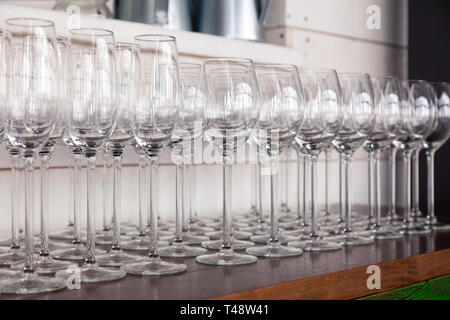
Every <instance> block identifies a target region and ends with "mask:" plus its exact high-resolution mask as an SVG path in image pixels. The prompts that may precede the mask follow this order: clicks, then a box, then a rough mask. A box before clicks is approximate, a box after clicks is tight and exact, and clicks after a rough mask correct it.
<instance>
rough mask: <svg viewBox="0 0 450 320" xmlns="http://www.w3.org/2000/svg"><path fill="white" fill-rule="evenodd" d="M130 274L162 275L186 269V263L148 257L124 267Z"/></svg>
mask: <svg viewBox="0 0 450 320" xmlns="http://www.w3.org/2000/svg"><path fill="white" fill-rule="evenodd" d="M122 269H123V270H124V271H126V273H128V274H134V275H139V276H162V275H167V274H175V273H181V272H184V271H186V269H187V266H186V265H185V264H178V263H170V262H166V261H163V260H161V259H160V258H150V259H148V258H147V261H143V262H138V263H131V264H127V265H124V266H123V267H122Z"/></svg>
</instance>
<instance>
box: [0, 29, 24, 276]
mask: <svg viewBox="0 0 450 320" xmlns="http://www.w3.org/2000/svg"><path fill="white" fill-rule="evenodd" d="M0 36H1V38H0V59H1V60H0V77H1V86H0V90H1V91H0V99H1V102H0V103H1V105H0V107H1V110H0V112H1V119H0V120H1V122H0V136H1V139H2V144H3V145H4V146H5V148H6V150H7V151H8V154H9V156H10V159H11V239H9V240H7V243H5V245H6V244H8V243H9V247H10V249H9V250H8V251H7V252H2V253H1V254H0V266H3V267H9V266H11V265H13V264H15V263H18V262H23V261H24V260H25V253H24V251H23V248H21V246H20V235H19V201H20V200H19V197H18V195H19V193H20V191H19V190H20V158H21V154H20V150H19V149H18V148H15V147H14V146H13V145H12V144H11V142H10V141H9V139H8V137H7V136H5V127H4V120H5V118H4V117H5V115H6V110H7V108H8V105H9V99H10V96H9V91H10V88H11V85H12V83H11V82H10V79H11V71H10V70H11V67H12V66H11V59H12V57H13V52H12V46H11V39H10V34H9V33H7V32H5V31H3V30H0ZM8 274H9V273H8Z"/></svg>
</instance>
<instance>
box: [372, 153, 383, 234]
mask: <svg viewBox="0 0 450 320" xmlns="http://www.w3.org/2000/svg"><path fill="white" fill-rule="evenodd" d="M373 158H374V159H373V164H374V170H375V176H374V184H375V190H374V191H375V199H374V200H375V226H376V227H377V228H379V227H381V180H380V179H381V176H380V151H379V150H376V151H375V152H374V157H373Z"/></svg>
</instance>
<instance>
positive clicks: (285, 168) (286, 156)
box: [277, 149, 290, 211]
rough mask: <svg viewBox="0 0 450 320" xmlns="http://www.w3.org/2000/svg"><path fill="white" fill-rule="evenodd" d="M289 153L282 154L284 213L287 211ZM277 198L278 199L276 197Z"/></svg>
mask: <svg viewBox="0 0 450 320" xmlns="http://www.w3.org/2000/svg"><path fill="white" fill-rule="evenodd" d="M289 151H290V149H287V150H286V151H285V152H284V160H285V162H284V194H283V196H284V203H285V204H286V211H288V209H289ZM277 198H278V197H277Z"/></svg>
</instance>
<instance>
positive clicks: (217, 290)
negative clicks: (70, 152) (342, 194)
mask: <svg viewBox="0 0 450 320" xmlns="http://www.w3.org/2000/svg"><path fill="white" fill-rule="evenodd" d="M176 261H179V262H183V263H186V264H187V265H188V270H187V272H185V273H183V274H179V275H171V276H164V277H153V278H144V277H135V276H127V277H126V278H125V279H122V280H119V281H115V282H109V283H108V282H106V283H96V284H83V283H82V285H81V289H80V290H67V289H65V290H62V291H58V292H53V293H47V294H38V295H30V296H14V295H2V296H0V298H1V299H122V300H123V299H214V298H215V299H217V298H220V299H353V298H358V297H362V296H366V295H371V294H375V293H379V292H382V291H387V290H392V289H395V288H398V287H402V286H405V285H408V284H412V283H416V282H420V281H424V280H428V279H432V278H436V277H439V276H442V275H446V274H450V263H449V261H450V233H449V232H447V233H445V232H442V233H434V234H431V235H429V236H411V237H405V238H403V239H400V240H396V241H381V242H378V243H376V244H374V245H369V246H363V247H354V248H345V249H343V250H340V251H335V252H326V253H304V254H303V255H302V256H300V257H294V258H286V259H276V260H270V259H259V260H258V262H257V263H256V264H253V265H246V266H237V267H214V266H206V265H200V264H197V263H196V262H195V260H194V259H181V260H176ZM373 264H377V265H378V266H379V267H380V268H381V290H368V289H367V286H366V281H367V278H368V277H369V275H368V274H367V273H366V268H367V266H368V265H373Z"/></svg>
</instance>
